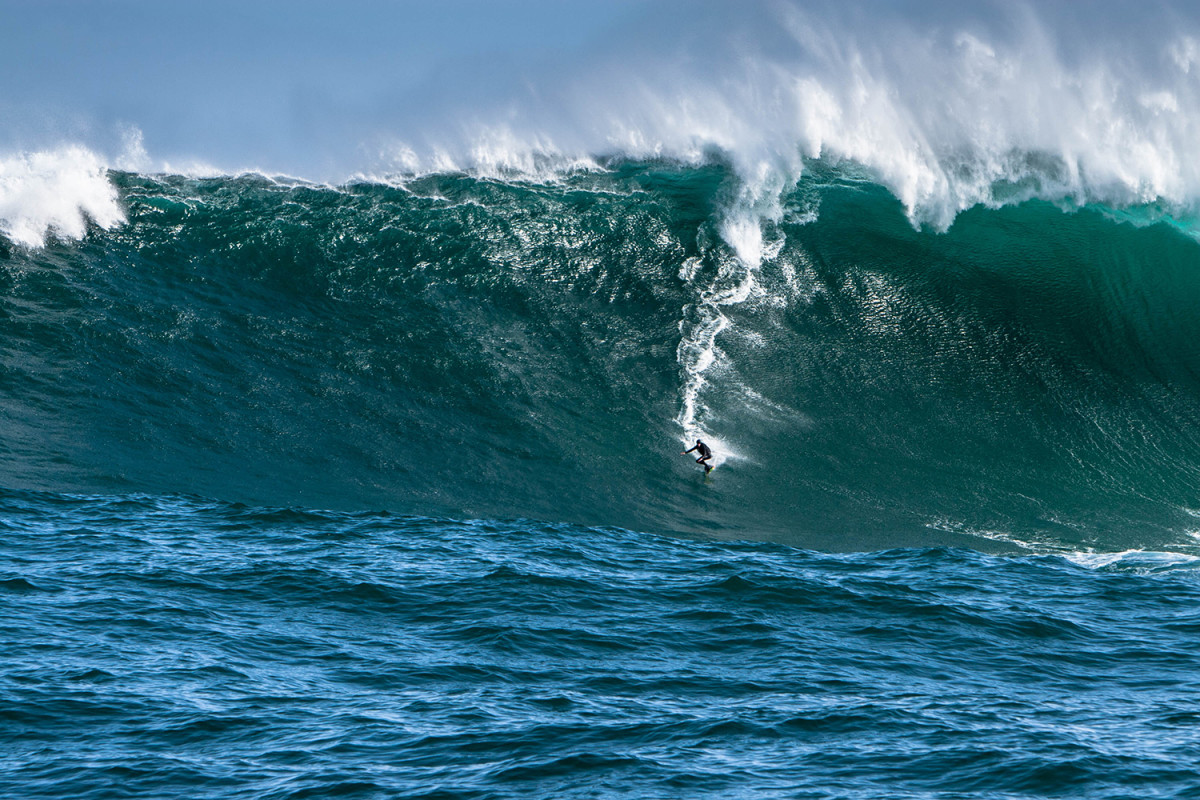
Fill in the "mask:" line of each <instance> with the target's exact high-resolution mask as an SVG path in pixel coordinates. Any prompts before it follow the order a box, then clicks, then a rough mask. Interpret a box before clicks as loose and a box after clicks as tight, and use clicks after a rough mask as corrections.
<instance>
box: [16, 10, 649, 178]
mask: <svg viewBox="0 0 1200 800" xmlns="http://www.w3.org/2000/svg"><path fill="white" fill-rule="evenodd" d="M646 5H647V4H646V3H645V2H642V0H605V1H604V2H584V1H583V0H578V1H575V0H438V1H437V2H430V1H429V0H338V2H313V1H312V0H252V1H248V0H169V1H167V2H163V0H38V1H37V2H29V1H28V0H0V147H4V148H7V149H13V148H19V149H30V148H38V147H45V146H53V145H54V144H55V143H59V142H63V141H77V140H83V141H86V142H87V143H89V144H90V145H91V146H93V147H97V146H98V147H100V148H101V149H107V150H110V151H111V150H112V149H113V148H117V147H120V141H121V137H122V135H123V132H124V131H126V130H127V129H128V128H129V127H130V126H133V127H136V128H137V129H138V130H140V131H141V132H142V133H143V134H144V139H145V145H146V147H147V148H148V149H150V150H151V151H152V152H154V153H155V155H156V156H161V157H166V158H176V159H180V158H188V157H197V156H202V157H204V158H208V159H215V160H217V161H228V160H233V161H237V160H244V161H248V162H254V161H256V160H260V161H265V162H271V161H272V160H275V161H276V162H277V163H278V165H279V166H285V165H287V164H288V163H289V162H291V161H293V160H294V159H295V158H297V157H300V156H304V157H306V158H311V157H312V156H313V154H314V153H316V152H326V153H328V154H329V155H330V157H332V156H333V155H337V154H344V153H345V152H346V151H347V147H346V142H344V141H339V140H340V139H342V138H343V137H350V136H361V135H362V134H363V133H364V131H365V130H367V129H369V128H370V127H371V126H372V125H378V126H389V127H399V128H404V127H405V126H406V124H408V123H409V122H410V121H413V120H418V119H421V118H423V117H426V116H427V114H428V109H429V108H430V107H431V106H433V105H438V104H439V103H442V102H445V99H446V98H444V97H440V96H439V95H440V93H442V92H449V93H453V94H454V95H455V96H456V97H457V98H459V99H460V100H461V101H462V102H469V101H470V99H471V97H472V95H473V94H478V95H480V96H482V95H483V94H484V93H486V92H488V91H491V90H493V89H494V88H495V87H496V84H497V83H499V82H508V83H512V82H513V81H519V80H520V76H521V73H522V71H523V70H526V69H530V70H534V69H538V68H539V67H538V65H539V64H542V63H545V62H547V61H555V60H569V59H570V57H571V55H570V54H572V53H574V52H585V51H587V50H588V49H589V48H591V47H594V46H597V45H596V43H597V42H600V41H602V40H603V39H604V37H605V36H606V35H608V32H609V31H610V30H611V29H612V28H614V27H615V26H620V25H624V24H626V23H627V22H628V21H629V20H630V19H631V18H635V17H636V16H637V15H638V14H641V13H643V11H644V9H645V7H646ZM339 117H341V118H342V122H344V124H343V125H339V124H337V123H336V119H337V118H339ZM252 165H254V164H252V163H246V164H242V165H240V166H252ZM228 166H238V165H236V164H230V165H228ZM264 166H268V167H269V166H272V165H271V164H270V163H266V164H264Z"/></svg>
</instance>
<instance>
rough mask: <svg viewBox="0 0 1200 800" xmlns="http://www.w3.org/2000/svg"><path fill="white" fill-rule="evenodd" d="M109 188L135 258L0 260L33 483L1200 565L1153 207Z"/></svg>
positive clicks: (1176, 286)
mask: <svg viewBox="0 0 1200 800" xmlns="http://www.w3.org/2000/svg"><path fill="white" fill-rule="evenodd" d="M108 180H109V182H110V183H111V186H112V188H113V189H114V190H115V193H116V196H117V201H116V202H117V204H118V211H119V213H120V214H121V215H123V216H124V219H125V221H124V223H123V224H118V223H116V222H113V221H111V220H92V224H90V227H89V229H88V232H87V234H86V235H85V236H84V237H83V238H82V239H81V240H72V239H71V238H69V236H68V235H66V234H64V233H61V232H60V233H58V234H53V233H52V235H51V236H50V238H49V240H48V242H47V244H46V246H45V247H41V248H37V247H29V246H27V245H25V244H22V243H21V241H20V240H19V239H17V240H13V239H12V237H11V236H10V240H9V242H7V243H2V242H0V280H2V281H3V287H2V291H0V294H2V295H3V306H2V309H0V311H2V313H0V325H2V326H3V327H2V331H3V341H4V351H3V359H2V361H0V364H2V369H3V372H2V373H0V375H2V376H3V380H2V383H0V408H2V409H3V415H4V420H5V430H6V436H5V442H4V445H5V446H4V448H3V451H2V452H0V484H3V485H7V486H12V487H17V488H27V489H39V490H52V491H59V492H84V493H93V492H102V493H103V492H126V491H139V492H167V493H170V492H185V493H194V494H200V495H206V496H213V497H222V498H227V499H230V500H239V501H246V502H252V503H260V504H274V505H303V506H307V507H328V508H342V509H355V508H369V507H386V508H389V509H393V510H397V511H400V512H405V513H419V514H430V513H436V514H447V515H451V516H456V517H464V516H465V517H493V518H495V517H500V518H511V517H518V516H521V517H532V518H537V519H544V520H561V521H571V522H577V523H584V524H605V525H620V526H624V527H630V528H637V529H643V530H673V531H684V532H687V531H692V532H704V533H715V534H717V535H724V534H728V535H737V536H747V535H749V536H756V537H765V538H774V539H780V540H786V541H790V542H795V543H800V544H803V545H806V546H812V547H817V548H821V549H877V548H879V547H886V546H890V545H893V544H921V545H926V544H938V543H949V544H970V545H971V546H973V547H983V548H985V549H986V548H1011V547H1014V546H1015V547H1032V548H1037V549H1039V550H1047V549H1049V550H1056V549H1069V550H1075V549H1079V548H1081V547H1094V548H1096V549H1101V550H1125V549H1129V548H1135V547H1136V548H1140V547H1145V548H1150V549H1171V548H1174V549H1177V550H1178V549H1179V548H1180V547H1186V546H1187V545H1188V544H1189V543H1191V542H1192V541H1193V537H1192V532H1193V531H1194V530H1196V528H1197V522H1196V517H1197V514H1198V513H1200V512H1196V511H1194V509H1197V508H1200V498H1197V496H1196V494H1197V491H1196V488H1195V487H1196V486H1197V483H1198V479H1200V467H1198V466H1197V464H1200V438H1198V437H1197V433H1196V431H1197V430H1198V427H1197V423H1200V413H1198V410H1197V409H1198V407H1197V402H1196V398H1197V397H1198V396H1200V344H1198V343H1200V318H1197V316H1196V315H1195V314H1194V308H1195V307H1196V304H1197V302H1198V301H1200V272H1198V271H1197V269H1196V266H1197V256H1198V253H1200V250H1198V245H1197V243H1196V241H1195V240H1194V239H1193V238H1191V237H1190V236H1189V235H1187V234H1186V233H1185V232H1183V231H1181V230H1180V228H1179V227H1178V225H1173V224H1169V223H1167V222H1159V223H1156V224H1150V223H1151V222H1153V221H1154V219H1156V216H1155V214H1156V213H1157V212H1156V210H1155V209H1154V208H1148V207H1147V208H1140V209H1139V208H1126V209H1124V210H1122V211H1114V210H1112V209H1109V208H1107V207H1103V206H1089V207H1084V208H1081V209H1075V210H1073V211H1070V212H1066V211H1064V210H1061V209H1060V208H1058V207H1057V206H1055V205H1052V204H1049V203H1046V202H1042V201H1036V200H1032V201H1025V202H1021V203H1018V204H1015V205H1009V206H1005V207H1002V208H998V209H987V208H983V207H977V208H974V209H972V210H969V211H967V212H964V213H963V214H961V215H959V217H958V218H957V219H956V221H955V222H954V224H953V225H952V226H951V227H950V228H949V229H948V230H946V231H945V232H934V231H932V230H929V229H915V228H914V227H913V226H912V225H911V223H910V218H909V214H908V213H907V209H906V208H905V206H904V204H903V203H902V202H900V201H899V200H898V199H897V198H896V197H895V196H894V194H892V193H891V192H889V191H888V190H886V189H885V188H883V187H882V186H881V185H879V184H877V183H874V182H871V181H869V180H865V179H864V178H863V176H862V175H861V174H860V173H858V172H857V171H856V170H855V169H852V168H850V167H847V166H845V165H842V164H840V163H829V162H823V161H818V162H808V163H807V164H806V166H805V171H804V177H803V178H801V179H800V180H799V181H798V182H797V183H796V184H795V185H794V186H793V187H792V188H791V189H789V190H788V191H786V192H783V193H782V194H781V195H780V200H779V210H780V211H779V213H778V214H777V215H775V217H774V218H762V217H757V218H755V217H752V216H740V215H739V212H738V209H739V208H741V207H742V206H741V205H739V204H740V203H741V202H742V195H741V191H742V189H743V187H744V185H745V184H744V181H742V179H741V177H740V175H739V173H738V171H737V168H736V166H734V165H726V164H722V163H720V162H713V163H710V164H707V165H700V166H681V165H678V164H673V163H669V162H658V161H626V160H619V161H612V162H610V163H605V164H603V165H600V166H598V167H597V168H594V169H589V170H583V171H575V172H567V173H564V174H560V175H559V176H558V177H557V178H556V179H554V180H546V181H540V182H538V181H531V180H527V179H508V180H502V179H496V178H483V177H480V176H475V177H472V176H470V175H466V174H462V173H446V174H433V175H427V176H424V177H413V178H411V179H409V180H407V181H405V182H403V183H396V184H393V185H386V184H380V183H358V184H349V185H346V186H343V187H341V188H330V187H325V186H316V185H308V184H304V183H298V182H291V183H283V182H279V181H275V180H269V179H266V178H262V177H256V176H242V177H236V178H231V177H224V178H211V179H189V178H182V177H179V178H169V177H161V176H159V177H147V176H143V175H139V174H136V173H128V172H111V173H109V175H108ZM1131 220H1132V221H1134V222H1137V223H1138V224H1136V225H1135V224H1131ZM68 233H69V232H68ZM696 436H702V437H704V438H706V439H707V440H709V441H710V442H711V443H713V444H714V449H716V451H717V459H716V461H717V463H718V464H719V466H718V469H717V470H716V471H715V472H714V473H713V475H712V476H711V477H710V478H709V479H708V480H707V481H706V480H704V479H702V478H701V476H700V475H699V473H698V468H696V467H695V465H694V464H692V463H691V461H690V459H688V458H685V457H683V456H681V455H679V451H680V450H682V449H683V447H681V446H680V443H681V442H690V441H691V440H692V439H694V438H695V437H696Z"/></svg>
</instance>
